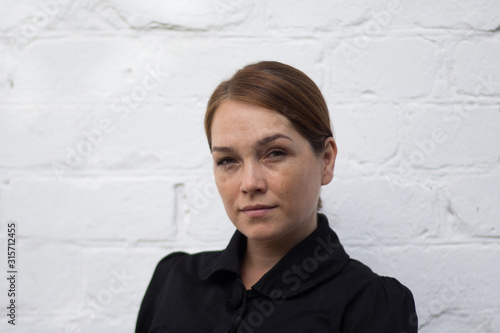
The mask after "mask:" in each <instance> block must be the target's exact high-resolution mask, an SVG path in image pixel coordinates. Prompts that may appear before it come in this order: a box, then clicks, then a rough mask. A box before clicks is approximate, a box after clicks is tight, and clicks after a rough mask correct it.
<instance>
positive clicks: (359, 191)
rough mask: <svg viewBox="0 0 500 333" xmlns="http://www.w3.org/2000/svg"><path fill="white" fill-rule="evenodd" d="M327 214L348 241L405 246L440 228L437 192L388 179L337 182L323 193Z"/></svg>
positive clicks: (338, 180) (324, 189)
mask: <svg viewBox="0 0 500 333" xmlns="http://www.w3.org/2000/svg"><path fill="white" fill-rule="evenodd" d="M322 200H323V209H324V212H325V213H326V214H327V215H328V216H330V217H331V222H332V225H333V226H334V228H335V229H337V230H338V231H339V232H340V233H341V234H342V239H344V240H345V241H347V242H358V243H363V244H377V243H383V244H401V243H404V242H406V241H409V240H413V239H417V238H420V237H422V236H423V235H426V234H435V233H436V232H437V228H438V220H437V218H438V213H439V204H440V202H439V200H437V193H436V190H435V189H431V188H428V187H427V188H426V187H423V186H419V185H398V184H397V183H396V182H394V181H392V180H391V179H387V178H371V179H366V178H360V179H359V178H354V179H337V180H335V178H334V180H333V182H332V183H331V184H330V185H328V186H327V187H324V188H323V191H322Z"/></svg>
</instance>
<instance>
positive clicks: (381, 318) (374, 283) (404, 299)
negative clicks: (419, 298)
mask: <svg viewBox="0 0 500 333" xmlns="http://www.w3.org/2000/svg"><path fill="white" fill-rule="evenodd" d="M343 274H344V277H343V280H345V283H346V284H349V287H350V288H349V290H350V291H351V294H350V295H349V298H348V302H347V304H346V309H345V314H346V323H350V324H351V325H354V326H355V327H357V328H360V329H361V331H363V329H364V328H366V329H368V328H369V327H371V328H372V329H373V327H374V326H373V325H375V326H376V327H379V326H380V327H384V328H387V332H393V330H390V329H388V328H396V327H410V328H412V329H415V332H416V327H417V314H416V311H415V302H414V299H413V294H412V293H411V291H410V289H408V288H407V287H406V286H405V285H404V284H402V283H401V282H399V281H398V280H397V279H396V278H393V277H388V276H381V275H378V274H376V273H374V272H373V271H372V270H371V269H370V268H369V267H368V266H366V265H364V264H363V263H361V262H359V261H357V260H354V259H350V260H349V262H348V263H347V264H346V266H345V267H344V269H343ZM364 325H366V327H365V326H364ZM369 325H372V326H369ZM377 325H379V326H377ZM375 331H376V330H375ZM377 332H378V331H377ZM411 332H413V330H412V331H411Z"/></svg>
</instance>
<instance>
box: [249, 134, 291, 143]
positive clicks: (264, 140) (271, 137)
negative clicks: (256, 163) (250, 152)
mask: <svg viewBox="0 0 500 333" xmlns="http://www.w3.org/2000/svg"><path fill="white" fill-rule="evenodd" d="M278 139H287V140H290V141H292V142H294V141H293V140H292V139H291V138H290V137H289V136H286V135H284V134H280V133H278V134H273V135H269V136H266V137H265V138H262V139H260V140H259V141H257V143H256V146H263V145H265V144H267V143H269V142H272V141H274V140H278ZM294 143H295V142H294Z"/></svg>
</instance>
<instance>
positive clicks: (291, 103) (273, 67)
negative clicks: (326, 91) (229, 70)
mask: <svg viewBox="0 0 500 333" xmlns="http://www.w3.org/2000/svg"><path fill="white" fill-rule="evenodd" d="M225 100H234V101H240V102H244V103H248V104H251V105H255V106H260V107H263V108H266V109H269V110H273V111H276V112H278V113H280V114H282V115H283V116H285V117H286V118H287V119H288V120H289V121H290V122H291V123H292V125H293V126H294V127H295V128H296V129H297V131H299V132H300V133H301V134H302V135H303V136H304V138H306V139H307V141H308V142H309V143H310V145H311V147H312V148H313V150H314V152H315V153H321V152H322V151H323V149H324V143H325V140H326V139H327V138H329V137H333V132H332V128H331V124H330V116H329V114H328V108H327V106H326V102H325V99H324V98H323V95H322V94H321V91H320V90H319V88H318V86H317V85H316V84H315V83H314V82H313V81H312V80H311V79H310V78H309V77H308V76H307V75H305V74H304V73H303V72H301V71H300V70H298V69H296V68H294V67H291V66H288V65H285V64H282V63H280V62H275V61H262V62H258V63H255V64H251V65H248V66H245V67H243V68H242V69H240V70H239V71H238V72H236V74H234V76H233V77H232V78H230V79H229V80H227V81H223V82H222V83H220V84H219V85H218V86H217V88H216V89H215V91H214V92H213V94H212V96H211V97H210V100H209V102H208V106H207V112H206V114H205V132H206V134H207V139H208V144H209V146H210V149H211V148H212V133H211V128H212V120H213V117H214V114H215V112H216V111H217V109H218V107H219V106H220V105H221V103H222V102H224V101H225Z"/></svg>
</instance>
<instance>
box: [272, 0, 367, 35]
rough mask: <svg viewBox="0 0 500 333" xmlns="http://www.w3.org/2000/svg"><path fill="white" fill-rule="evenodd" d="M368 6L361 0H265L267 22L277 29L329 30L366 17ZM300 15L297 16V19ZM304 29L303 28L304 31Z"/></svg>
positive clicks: (308, 31)
mask: <svg viewBox="0 0 500 333" xmlns="http://www.w3.org/2000/svg"><path fill="white" fill-rule="evenodd" d="M369 10H370V5H368V6H367V4H366V2H365V1H357V0H356V1H349V2H344V1H321V0H315V1H309V2H305V1H297V0H294V1H284V0H278V1H271V2H269V3H268V21H269V24H270V26H271V27H273V28H280V29H290V28H292V29H293V28H295V29H302V30H303V31H304V33H310V30H312V29H322V30H331V29H335V28H338V27H339V26H340V27H343V26H349V25H353V24H356V23H358V22H362V21H364V20H366V19H367V18H368V17H369V16H368V12H369ZM297 17H300V19H297ZM304 29H305V30H304Z"/></svg>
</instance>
